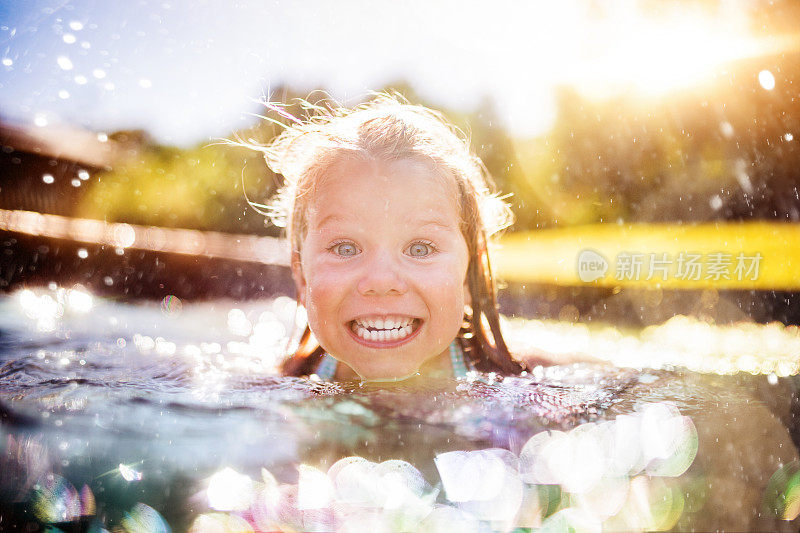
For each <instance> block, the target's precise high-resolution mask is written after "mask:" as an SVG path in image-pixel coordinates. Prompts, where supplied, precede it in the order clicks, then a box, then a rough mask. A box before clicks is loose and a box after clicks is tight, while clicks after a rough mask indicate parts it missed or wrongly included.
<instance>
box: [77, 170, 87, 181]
mask: <svg viewBox="0 0 800 533" xmlns="http://www.w3.org/2000/svg"><path fill="white" fill-rule="evenodd" d="M78 177H79V178H80V179H81V180H83V181H86V180H88V179H89V173H88V172H87V171H85V170H84V169H80V170H79V171H78Z"/></svg>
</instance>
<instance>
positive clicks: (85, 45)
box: [81, 41, 92, 50]
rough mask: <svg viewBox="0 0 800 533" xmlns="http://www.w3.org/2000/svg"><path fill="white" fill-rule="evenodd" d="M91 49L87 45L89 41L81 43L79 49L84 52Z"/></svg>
mask: <svg viewBox="0 0 800 533" xmlns="http://www.w3.org/2000/svg"><path fill="white" fill-rule="evenodd" d="M91 47H92V45H90V44H89V41H83V42H82V43H81V48H83V49H84V50H88V49H89V48H91Z"/></svg>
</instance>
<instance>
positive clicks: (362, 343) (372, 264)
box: [294, 160, 469, 379]
mask: <svg viewBox="0 0 800 533" xmlns="http://www.w3.org/2000/svg"><path fill="white" fill-rule="evenodd" d="M307 215H308V218H307V220H308V224H307V232H306V235H305V237H304V239H303V241H302V244H301V261H300V265H299V266H298V267H297V268H296V269H295V271H294V273H295V279H296V281H297V285H298V292H299V293H300V294H301V299H302V300H303V303H304V305H305V306H306V309H307V311H308V319H309V326H310V327H311V329H312V331H313V333H314V335H315V337H316V338H317V340H318V341H319V342H320V344H321V345H322V347H323V348H324V349H325V350H326V351H327V352H328V353H330V354H331V355H333V356H334V357H336V358H337V359H339V360H340V361H342V362H344V363H346V364H347V365H348V366H349V367H350V368H352V369H353V370H354V371H355V372H356V373H358V374H359V375H361V376H362V377H364V378H367V379H391V378H401V377H407V376H409V375H411V374H413V373H414V372H416V371H417V370H418V369H419V368H420V366H422V364H423V363H425V362H426V361H430V360H432V359H434V358H437V357H440V356H442V355H446V351H447V347H448V345H449V344H450V342H452V340H453V339H454V338H455V336H456V334H457V333H458V330H459V328H460V326H461V321H462V319H463V314H464V305H465V303H466V299H467V297H466V289H465V278H466V272H467V265H468V262H469V258H468V253H467V246H466V242H465V241H464V237H463V235H462V234H461V230H460V213H459V211H458V207H457V199H456V190H455V185H454V183H452V182H451V181H450V180H449V179H447V178H444V177H442V176H441V175H440V174H438V173H437V172H436V171H435V169H434V168H433V167H432V166H431V165H429V164H428V163H424V162H418V161H411V160H401V161H396V162H392V163H368V162H348V163H343V164H340V165H338V166H336V167H335V168H334V169H333V170H332V171H330V172H328V174H327V175H326V176H325V178H324V179H323V180H322V181H321V182H320V183H319V184H318V187H317V189H316V191H315V193H314V197H313V198H312V200H311V202H310V206H309V208H308V211H307Z"/></svg>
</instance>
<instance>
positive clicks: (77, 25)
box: [69, 20, 83, 31]
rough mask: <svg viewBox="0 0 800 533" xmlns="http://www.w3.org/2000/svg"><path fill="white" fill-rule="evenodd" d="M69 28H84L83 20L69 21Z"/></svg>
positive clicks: (77, 29) (74, 29) (78, 29)
mask: <svg viewBox="0 0 800 533" xmlns="http://www.w3.org/2000/svg"><path fill="white" fill-rule="evenodd" d="M69 29H71V30H72V31H81V30H82V29H83V22H80V21H78V20H73V21H71V22H70V23H69Z"/></svg>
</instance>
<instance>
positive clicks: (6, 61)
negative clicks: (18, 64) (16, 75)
mask: <svg viewBox="0 0 800 533" xmlns="http://www.w3.org/2000/svg"><path fill="white" fill-rule="evenodd" d="M13 64H14V61H12V60H11V58H10V57H4V58H3V65H4V66H6V67H10V66H11V65H13Z"/></svg>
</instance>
